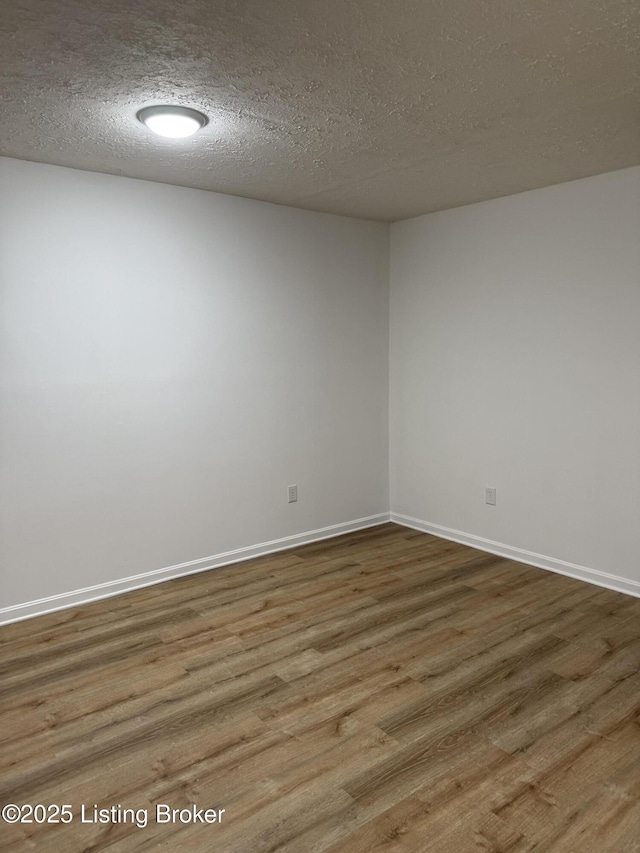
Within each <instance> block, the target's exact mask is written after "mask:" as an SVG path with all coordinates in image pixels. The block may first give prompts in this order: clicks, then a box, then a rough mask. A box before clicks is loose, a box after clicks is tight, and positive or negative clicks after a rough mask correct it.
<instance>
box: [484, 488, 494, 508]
mask: <svg viewBox="0 0 640 853" xmlns="http://www.w3.org/2000/svg"><path fill="white" fill-rule="evenodd" d="M484 502H485V503H486V504H489V506H495V505H496V490H495V489H493V488H491V487H490V486H487V487H486V488H485V490H484Z"/></svg>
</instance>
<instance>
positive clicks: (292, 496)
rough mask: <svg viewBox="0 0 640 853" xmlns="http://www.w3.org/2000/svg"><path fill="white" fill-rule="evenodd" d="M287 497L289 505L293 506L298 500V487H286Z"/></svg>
mask: <svg viewBox="0 0 640 853" xmlns="http://www.w3.org/2000/svg"><path fill="white" fill-rule="evenodd" d="M287 495H288V501H289V503H290V504H294V503H295V502H296V501H297V500H298V487H297V486H288V487H287Z"/></svg>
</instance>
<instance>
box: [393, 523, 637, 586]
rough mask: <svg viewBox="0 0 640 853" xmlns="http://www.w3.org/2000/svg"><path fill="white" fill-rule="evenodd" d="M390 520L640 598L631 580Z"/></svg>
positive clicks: (453, 532)
mask: <svg viewBox="0 0 640 853" xmlns="http://www.w3.org/2000/svg"><path fill="white" fill-rule="evenodd" d="M389 520H390V521H392V522H394V523H395V524H401V525H402V526H403V527H410V528H412V529H413V530H420V531H421V532H422V533H431V535H432V536H439V537H440V538H441V539H450V540H451V541H452V542H460V543H461V544H462V545H469V546H470V547H471V548H477V549H478V550H479V551H487V552H488V553H489V554H496V555H497V556H499V557H507V558H508V559H509V560H516V561H517V562H518V563H526V564H527V565H529V566H535V567H536V568H539V569H547V570H548V571H550V572H556V573H557V574H559V575H567V577H570V578H575V579H576V580H580V581H586V582H587V583H591V584H595V585H596V586H602V587H605V589H611V590H614V591H615V592H624V593H626V594H627V595H634V596H636V597H638V598H640V583H639V582H638V581H633V580H629V578H621V577H619V576H618V575H611V574H608V573H607V572H600V571H598V570H597V569H589V568H587V567H586V566H579V565H578V564H577V563H568V562H566V561H565V560H557V559H555V557H546V556H545V555H544V554H537V553H535V551H525V550H524V549H523V548H514V547H513V546H512V545H505V544H504V543H502V542H494V541H493V540H492V539H484V538H483V537H482V536H475V535H474V534H472V533H464V532H463V531H462V530H455V529H453V528H451V527H442V526H441V525H440V524H431V523H430V522H428V521H422V520H421V519H419V518H412V517H411V516H409V515H402V514H401V513H397V512H392V513H390V519H389Z"/></svg>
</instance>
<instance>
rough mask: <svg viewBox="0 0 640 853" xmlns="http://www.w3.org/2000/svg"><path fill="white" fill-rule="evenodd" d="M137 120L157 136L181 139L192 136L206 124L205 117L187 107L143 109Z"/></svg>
mask: <svg viewBox="0 0 640 853" xmlns="http://www.w3.org/2000/svg"><path fill="white" fill-rule="evenodd" d="M138 118H139V120H140V121H141V122H142V123H143V124H145V125H146V126H147V127H148V128H149V130H151V131H153V133H157V134H158V136H167V137H169V138H170V139H183V138H184V137H185V136H193V134H194V133H196V131H198V130H200V128H201V127H204V125H205V124H206V123H207V117H206V116H204V115H203V114H202V113H200V112H198V111H197V110H192V109H189V107H171V106H157V107H145V108H144V109H142V110H140V112H139V113H138Z"/></svg>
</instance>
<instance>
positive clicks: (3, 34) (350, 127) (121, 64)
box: [0, 0, 640, 221]
mask: <svg viewBox="0 0 640 853" xmlns="http://www.w3.org/2000/svg"><path fill="white" fill-rule="evenodd" d="M639 56H640V4H639V3H638V0H393V2H392V0H235V2H234V0H9V2H8V3H7V4H6V5H4V6H3V10H2V13H1V15H0V72H1V74H2V77H3V79H2V107H1V113H0V122H1V128H0V153H2V154H6V155H8V156H10V157H18V158H22V159H27V160H38V161H42V162H46V163H55V164H59V165H63V166H72V167H75V168H79V169H91V170H94V171H100V172H109V173H112V174H115V175H128V176H131V177H137V178H145V179H149V180H154V181H162V182H165V183H171V184H181V185H184V186H190V187H200V188H203V189H209V190H216V191H218V192H223V193H231V194H234V195H242V196H250V197H252V198H258V199H265V200H267V201H273V202H277V203H280V204H289V205H294V206H296V207H305V208H311V209H313V210H323V211H330V212H333V213H342V214H346V215H349V216H360V217H365V218H369V219H380V220H386V221H393V220H397V219H403V218H405V217H409V216H415V215H417V214H420V213H426V212H429V211H433V210H439V209H442V208H447V207H455V206H458V205H462V204H468V203H471V202H475V201H480V200H484V199H488V198H494V197H496V196H501V195H509V194H511V193H516V192H521V191H523V190H527V189H531V188H534V187H540V186H545V185H548V184H554V183H559V182H562V181H567V180H572V179H574V178H580V177H584V176H587V175H592V174H596V173H598V172H605V171H609V170H613V169H618V168H623V167H625V166H630V165H634V164H637V163H639V162H640V60H639ZM160 102H172V103H178V104H184V105H189V106H195V107H197V108H199V109H201V110H202V111H204V112H205V113H206V114H207V115H208V116H209V118H210V123H209V124H208V125H207V127H206V128H205V129H204V130H203V131H201V132H200V133H199V134H197V135H196V136H195V137H192V138H190V139H188V140H180V141H175V140H174V141H169V140H161V139H159V138H158V137H154V136H153V135H151V134H150V133H149V131H148V130H146V128H144V127H143V126H142V125H141V124H140V123H139V122H138V121H137V120H136V118H135V114H136V111H137V110H138V109H139V108H140V107H142V106H145V105H148V104H156V103H160Z"/></svg>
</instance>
